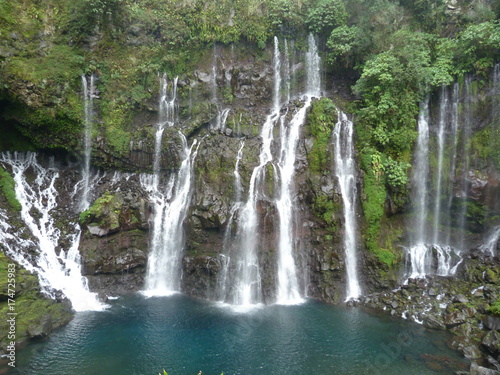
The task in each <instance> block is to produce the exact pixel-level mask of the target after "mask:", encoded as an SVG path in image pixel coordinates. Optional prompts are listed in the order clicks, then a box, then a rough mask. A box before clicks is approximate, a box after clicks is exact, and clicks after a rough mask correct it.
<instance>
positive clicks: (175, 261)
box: [141, 75, 199, 296]
mask: <svg viewBox="0 0 500 375" xmlns="http://www.w3.org/2000/svg"><path fill="white" fill-rule="evenodd" d="M171 92H172V94H171V98H170V100H169V99H168V82H167V78H166V75H163V76H162V79H161V95H160V102H159V109H160V110H159V121H158V125H157V131H156V138H155V153H154V160H153V172H154V173H153V174H152V175H141V182H142V185H143V186H144V187H145V189H146V190H147V191H148V193H149V195H150V199H151V201H152V202H153V207H154V213H153V219H152V227H153V229H152V235H151V245H150V254H149V258H148V266H147V272H146V281H145V284H146V285H145V288H144V292H143V293H144V294H145V295H146V296H162V295H170V294H172V293H176V292H179V290H180V278H181V260H182V254H183V249H184V232H183V229H182V223H183V221H184V219H185V217H186V213H187V210H188V208H189V203H190V201H191V194H192V191H191V190H192V189H191V188H192V179H193V177H192V166H193V163H194V160H195V159H196V155H197V151H198V146H199V144H198V143H197V142H196V140H195V141H194V142H193V143H192V144H191V146H189V145H188V142H187V139H186V137H185V136H184V135H183V134H182V133H181V132H179V137H180V139H181V141H182V146H183V155H182V159H183V160H182V163H181V166H180V168H179V171H178V172H177V174H172V175H171V176H170V179H169V181H168V182H167V183H166V184H162V183H161V181H160V180H161V179H160V175H161V148H162V135H163V132H164V130H165V126H169V127H171V126H173V125H174V122H175V107H176V92H177V78H175V79H174V81H173V84H172V89H171Z"/></svg>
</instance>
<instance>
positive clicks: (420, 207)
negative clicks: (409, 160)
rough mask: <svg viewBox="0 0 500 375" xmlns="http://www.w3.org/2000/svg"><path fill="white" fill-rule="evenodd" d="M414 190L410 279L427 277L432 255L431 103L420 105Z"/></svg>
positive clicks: (413, 181)
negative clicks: (428, 226)
mask: <svg viewBox="0 0 500 375" xmlns="http://www.w3.org/2000/svg"><path fill="white" fill-rule="evenodd" d="M413 166H414V170H413V180H412V183H413V189H414V197H413V201H414V202H415V205H416V208H415V215H416V220H415V224H416V225H415V234H414V238H413V240H412V245H411V247H410V249H409V256H410V262H411V273H410V277H421V276H425V274H426V272H427V268H428V264H429V259H428V257H429V256H430V255H431V253H430V251H429V250H430V249H429V247H428V246H427V245H426V243H425V232H426V231H425V220H426V216H427V196H428V194H427V176H428V173H429V102H428V100H426V101H425V102H423V103H421V104H420V113H419V116H418V138H417V144H416V153H415V161H414V163H413Z"/></svg>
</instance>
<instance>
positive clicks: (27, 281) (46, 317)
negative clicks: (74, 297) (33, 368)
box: [0, 252, 73, 352]
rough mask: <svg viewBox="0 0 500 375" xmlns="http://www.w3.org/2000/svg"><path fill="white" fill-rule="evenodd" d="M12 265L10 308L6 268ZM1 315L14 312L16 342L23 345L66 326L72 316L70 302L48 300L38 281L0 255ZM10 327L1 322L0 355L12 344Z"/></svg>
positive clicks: (35, 277)
mask: <svg viewBox="0 0 500 375" xmlns="http://www.w3.org/2000/svg"><path fill="white" fill-rule="evenodd" d="M9 264H15V269H16V271H15V282H16V293H15V296H14V298H13V299H14V301H15V304H12V303H11V304H10V305H9V302H11V301H9V299H12V298H11V297H12V296H8V295H6V294H7V293H6V292H3V291H8V288H7V287H8V285H7V280H8V269H9V268H8V265H9ZM0 290H2V294H0V314H2V316H5V317H7V313H8V312H9V311H10V312H12V308H14V309H15V312H16V313H17V315H16V333H15V341H16V342H17V343H18V344H19V343H23V342H26V341H27V340H29V339H30V338H33V337H43V336H47V335H48V334H49V333H50V332H51V331H52V330H54V329H55V328H57V327H60V326H62V325H64V324H66V323H68V322H69V321H70V320H71V318H72V316H73V313H72V309H71V303H70V302H69V301H68V300H67V299H62V300H59V301H56V300H52V299H49V298H47V297H46V296H45V295H44V294H43V293H42V292H41V291H40V285H39V282H38V278H37V276H36V275H33V274H31V273H30V272H29V271H27V270H25V269H23V268H22V267H21V266H19V265H18V264H17V263H15V262H14V261H12V260H11V259H9V258H8V257H7V256H6V255H5V254H4V253H3V252H0ZM8 332H9V325H8V322H7V319H2V321H0V352H2V351H5V350H6V347H7V345H8V343H9V342H10V341H11V340H10V339H9V337H8Z"/></svg>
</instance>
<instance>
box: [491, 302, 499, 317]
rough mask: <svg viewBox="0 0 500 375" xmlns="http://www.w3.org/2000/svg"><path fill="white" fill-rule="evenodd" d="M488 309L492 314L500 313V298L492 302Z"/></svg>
mask: <svg viewBox="0 0 500 375" xmlns="http://www.w3.org/2000/svg"><path fill="white" fill-rule="evenodd" d="M488 311H489V312H490V313H492V314H494V315H500V299H499V300H497V301H496V302H495V303H494V304H492V305H491V306H490V307H489V308H488Z"/></svg>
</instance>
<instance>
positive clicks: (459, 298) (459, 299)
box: [453, 294, 469, 304]
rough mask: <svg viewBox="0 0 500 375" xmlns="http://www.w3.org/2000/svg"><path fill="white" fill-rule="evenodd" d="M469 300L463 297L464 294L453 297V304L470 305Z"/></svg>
mask: <svg viewBox="0 0 500 375" xmlns="http://www.w3.org/2000/svg"><path fill="white" fill-rule="evenodd" d="M468 302H469V300H468V299H467V298H466V297H465V296H464V295H463V294H459V295H457V296H455V297H453V303H464V304H466V303H468Z"/></svg>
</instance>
